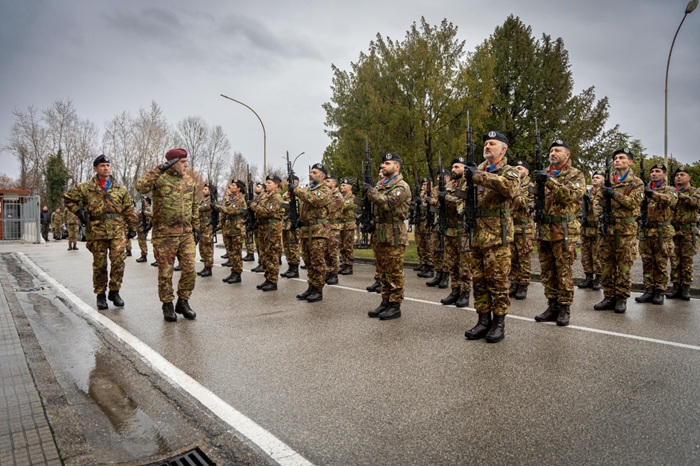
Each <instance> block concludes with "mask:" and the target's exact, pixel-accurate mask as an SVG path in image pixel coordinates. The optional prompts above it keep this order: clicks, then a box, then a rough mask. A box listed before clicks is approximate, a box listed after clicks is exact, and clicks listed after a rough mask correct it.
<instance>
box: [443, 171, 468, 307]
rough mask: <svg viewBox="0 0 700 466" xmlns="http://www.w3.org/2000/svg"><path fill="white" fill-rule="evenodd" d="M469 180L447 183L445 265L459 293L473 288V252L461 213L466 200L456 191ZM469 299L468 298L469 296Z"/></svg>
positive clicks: (464, 189)
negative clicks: (468, 242)
mask: <svg viewBox="0 0 700 466" xmlns="http://www.w3.org/2000/svg"><path fill="white" fill-rule="evenodd" d="M466 189H467V181H466V180H465V179H464V178H462V179H461V180H459V182H457V180H452V181H450V182H449V183H447V195H446V196H445V211H446V214H447V230H446V231H445V267H446V269H447V271H448V273H449V274H450V279H451V282H452V290H453V291H454V290H459V292H458V294H462V293H469V292H470V290H471V288H472V272H471V263H470V262H471V254H470V253H469V252H466V250H465V249H466V248H465V246H466V243H467V237H466V235H464V224H463V223H462V217H461V216H460V215H459V213H460V212H461V211H462V209H464V200H463V199H461V198H460V197H458V196H457V194H456V193H455V191H457V190H460V191H466ZM467 301H468V298H467Z"/></svg>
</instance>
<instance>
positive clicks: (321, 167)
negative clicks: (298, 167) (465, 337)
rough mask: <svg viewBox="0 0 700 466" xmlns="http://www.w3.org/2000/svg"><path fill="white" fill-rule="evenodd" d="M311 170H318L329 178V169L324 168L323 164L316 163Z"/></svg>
mask: <svg viewBox="0 0 700 466" xmlns="http://www.w3.org/2000/svg"><path fill="white" fill-rule="evenodd" d="M311 169H312V170H313V169H316V170H318V171H321V172H323V174H324V175H326V176H328V169H327V168H326V167H324V166H323V164H322V163H315V164H313V165H312V166H311Z"/></svg>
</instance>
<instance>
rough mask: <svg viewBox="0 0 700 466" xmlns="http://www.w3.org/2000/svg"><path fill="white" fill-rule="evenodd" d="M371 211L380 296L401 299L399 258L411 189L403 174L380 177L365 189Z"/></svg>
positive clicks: (403, 248)
mask: <svg viewBox="0 0 700 466" xmlns="http://www.w3.org/2000/svg"><path fill="white" fill-rule="evenodd" d="M367 198H368V199H369V200H370V201H371V202H372V206H373V207H374V211H375V215H376V217H375V223H376V226H375V230H374V232H373V233H372V237H371V241H372V246H373V248H374V250H375V254H376V255H375V258H376V267H377V273H378V274H379V281H380V282H381V284H382V298H383V299H387V300H388V301H389V303H401V302H402V301H403V292H404V273H403V261H404V255H405V253H406V246H407V245H408V227H407V226H406V223H405V220H406V219H407V218H408V209H409V207H410V203H411V189H410V188H409V186H408V184H407V183H406V182H405V181H404V180H403V175H401V174H400V173H399V174H396V175H394V176H393V177H392V178H390V179H387V180H382V181H381V182H380V183H378V185H377V187H376V188H370V189H369V190H367Z"/></svg>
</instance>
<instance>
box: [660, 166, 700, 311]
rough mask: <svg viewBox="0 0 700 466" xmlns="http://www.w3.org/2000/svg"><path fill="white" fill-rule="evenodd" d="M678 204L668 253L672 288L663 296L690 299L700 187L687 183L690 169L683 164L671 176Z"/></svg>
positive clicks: (699, 205) (696, 250)
mask: <svg viewBox="0 0 700 466" xmlns="http://www.w3.org/2000/svg"><path fill="white" fill-rule="evenodd" d="M674 180H675V183H676V193H677V194H678V203H677V204H676V212H675V214H674V215H673V227H674V229H675V231H676V234H675V235H674V237H673V244H674V252H673V255H672V256H671V282H672V283H673V289H672V290H671V292H670V293H669V294H667V295H666V297H667V298H669V299H677V298H680V299H682V300H684V301H688V300H689V299H690V285H691V284H692V283H693V257H694V256H695V254H696V253H697V252H698V227H697V222H698V209H700V189H698V188H694V187H692V186H691V185H690V172H689V171H688V169H687V168H685V167H680V168H679V169H678V170H676V174H675V177H674Z"/></svg>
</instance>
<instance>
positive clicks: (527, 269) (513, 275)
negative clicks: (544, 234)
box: [509, 228, 534, 286]
mask: <svg viewBox="0 0 700 466" xmlns="http://www.w3.org/2000/svg"><path fill="white" fill-rule="evenodd" d="M532 238H533V234H532V233H531V232H527V231H526V232H523V231H522V230H520V229H517V228H516V230H515V235H514V237H513V242H512V243H510V254H511V258H510V274H509V278H510V282H511V283H514V284H518V285H525V286H528V285H529V284H530V275H531V274H532V250H533V249H534V246H533V243H532Z"/></svg>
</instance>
